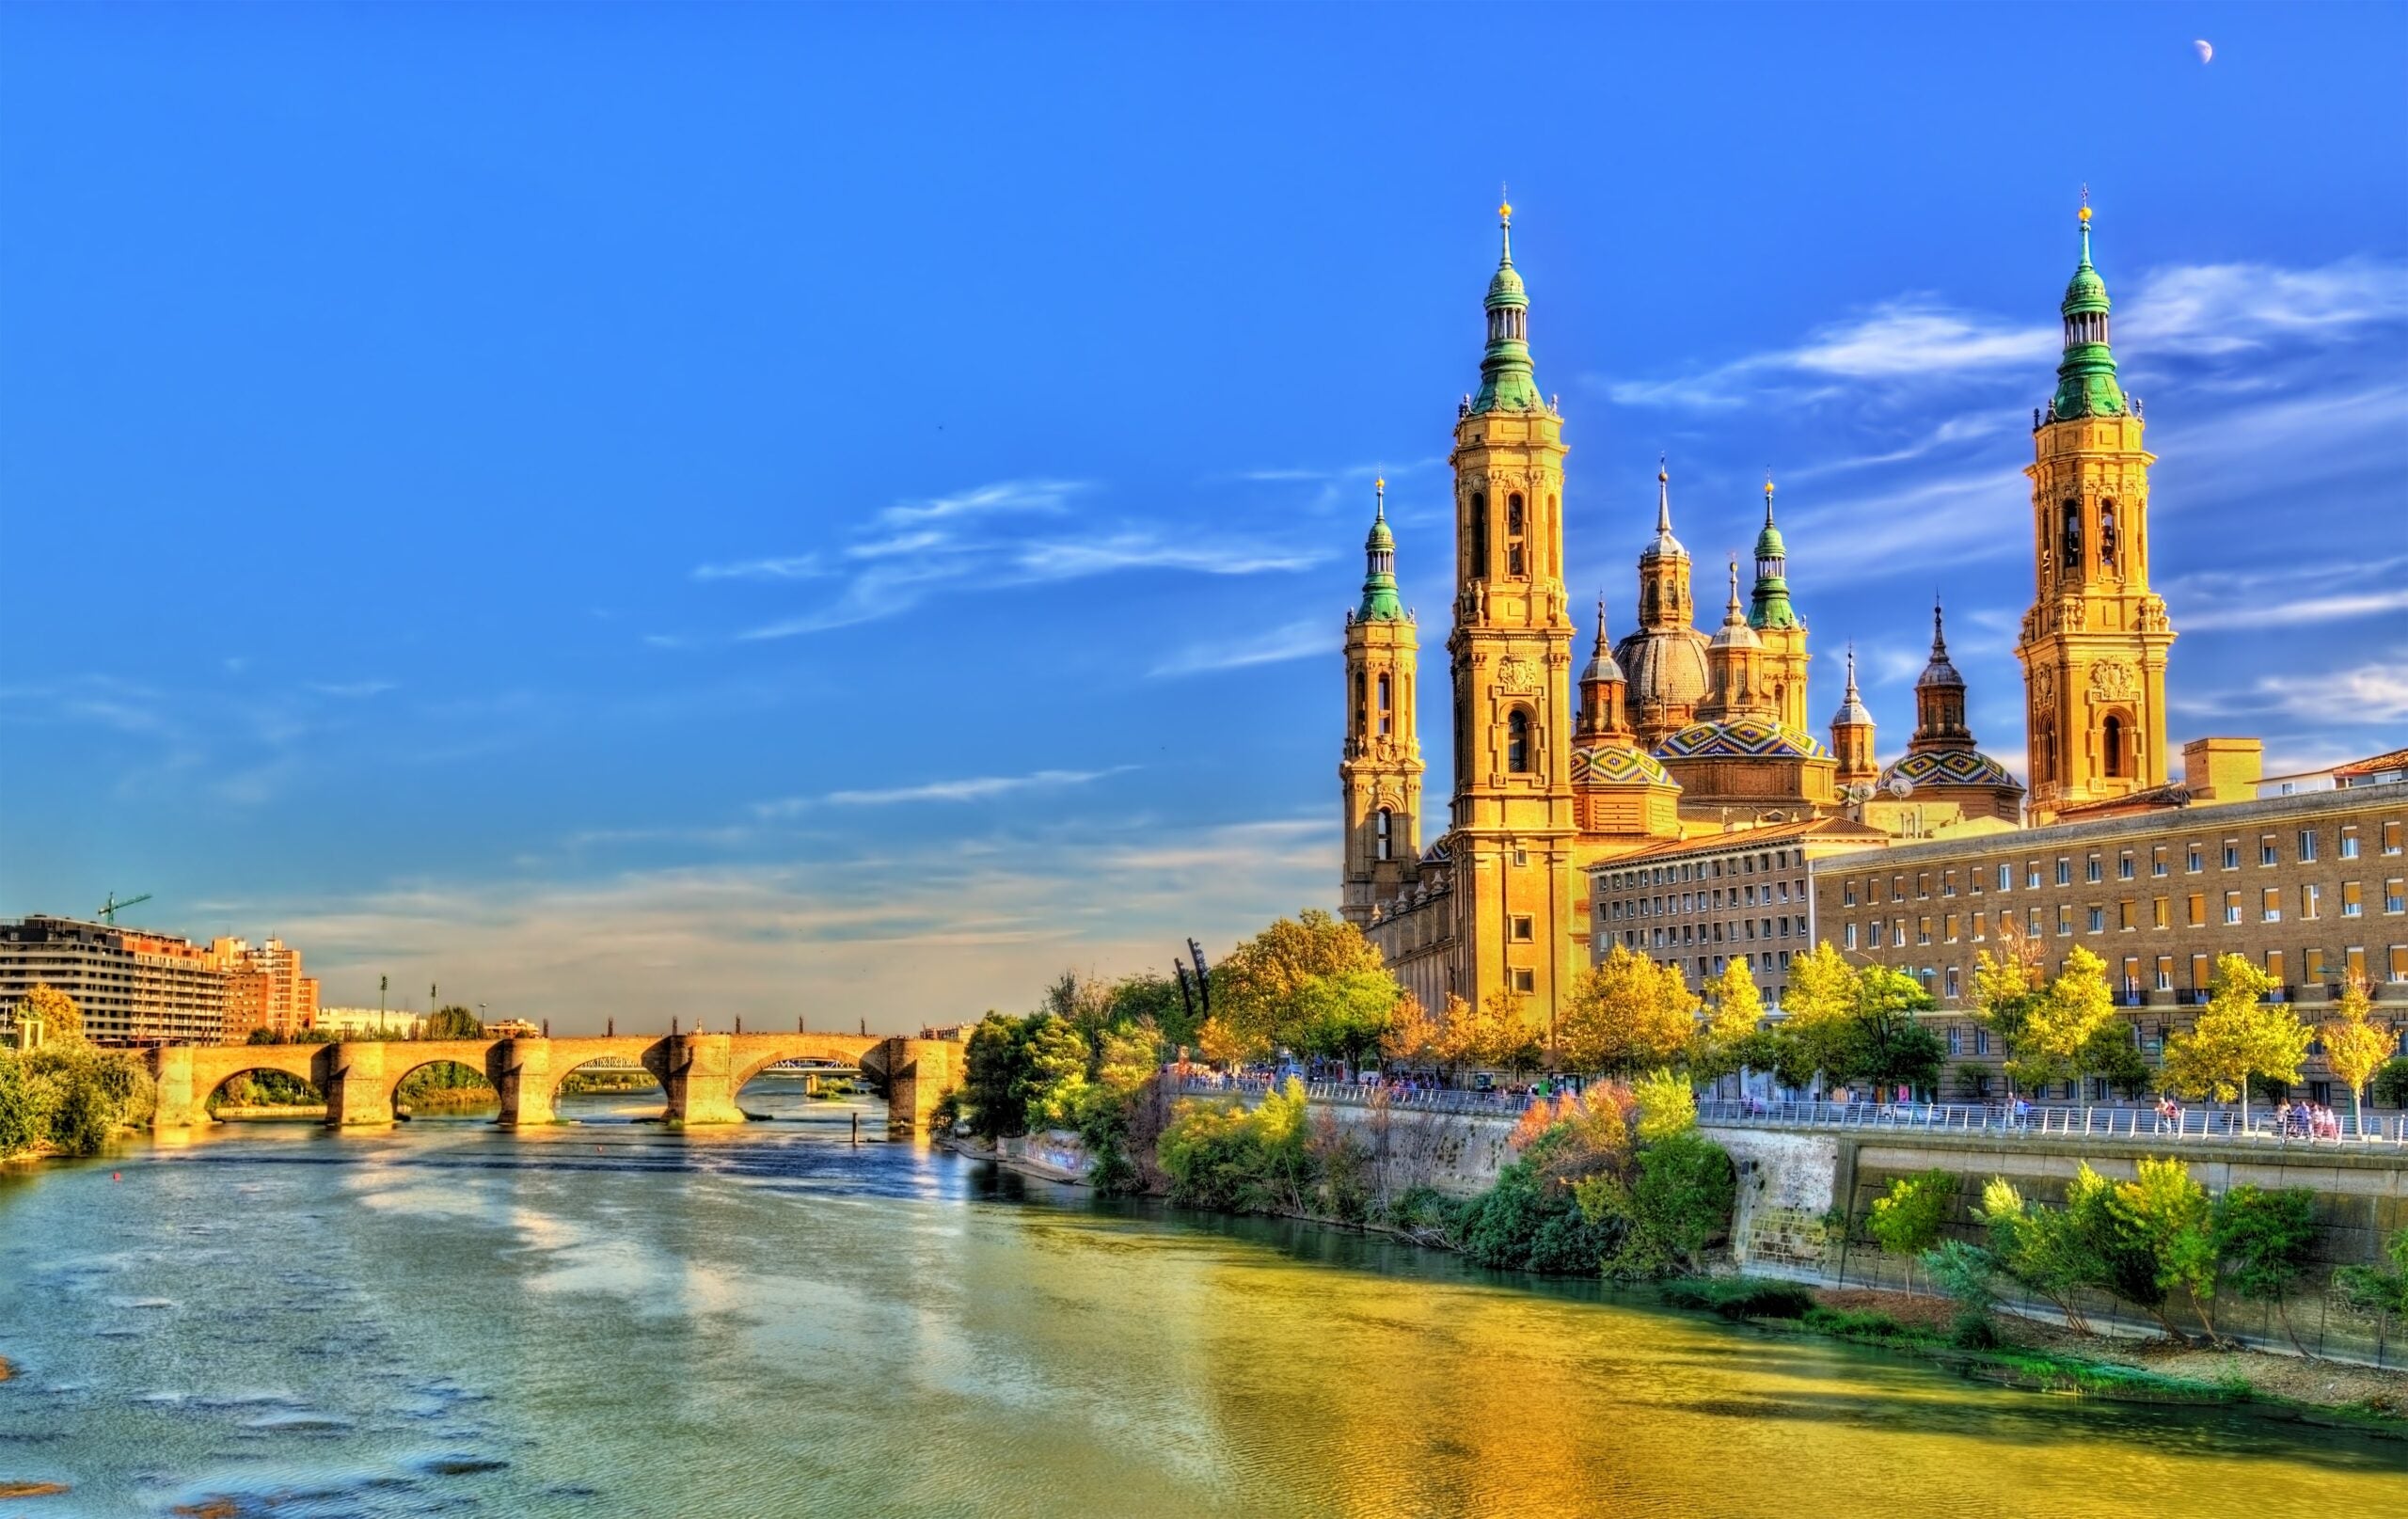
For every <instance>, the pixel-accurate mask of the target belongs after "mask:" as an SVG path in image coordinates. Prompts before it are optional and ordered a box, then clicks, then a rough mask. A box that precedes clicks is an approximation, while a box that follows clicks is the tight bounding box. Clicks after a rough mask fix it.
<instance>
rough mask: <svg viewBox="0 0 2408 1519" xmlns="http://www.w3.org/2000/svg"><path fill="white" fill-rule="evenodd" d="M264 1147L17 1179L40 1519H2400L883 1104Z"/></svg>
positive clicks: (2405, 1462)
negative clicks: (1100, 1175)
mask: <svg viewBox="0 0 2408 1519" xmlns="http://www.w3.org/2000/svg"><path fill="white" fill-rule="evenodd" d="M746 1105H747V1106H748V1107H752V1108H756V1109H768V1110H769V1111H771V1112H773V1113H775V1114H776V1115H778V1116H779V1117H780V1119H781V1121H778V1122H773V1123H762V1124H753V1125H747V1126H745V1127H744V1128H742V1129H740V1130H732V1131H698V1132H694V1133H690V1134H687V1133H678V1132H673V1131H668V1130H665V1129H663V1128H661V1127H659V1126H657V1125H651V1124H637V1123H632V1122H628V1121H626V1120H627V1119H628V1118H630V1117H631V1116H635V1115H638V1114H641V1113H644V1112H647V1111H650V1110H651V1104H650V1103H649V1102H647V1101H646V1100H641V1099H632V1098H586V1099H572V1100H568V1101H567V1102H565V1103H563V1109H564V1111H565V1112H566V1113H567V1114H568V1115H569V1116H573V1117H578V1118H581V1119H584V1120H586V1121H584V1122H580V1123H575V1124H566V1125H562V1126H561V1127H558V1128H554V1129H547V1130H543V1131H532V1132H529V1133H523V1134H515V1135H514V1134H504V1133H501V1132H499V1131H495V1130H493V1129H491V1128H489V1127H486V1126H485V1125H484V1124H483V1123H482V1122H481V1121H480V1120H479V1117H478V1116H475V1115H462V1116H457V1117H443V1118H426V1119H421V1120H420V1121H419V1122H416V1123H412V1124H406V1125H402V1126H399V1127H396V1128H395V1129H393V1130H392V1131H389V1132H385V1133H376V1134H360V1133H353V1134H344V1135H332V1134H328V1133H326V1132H325V1131H321V1130H318V1129H316V1128H313V1127H310V1126H307V1125H293V1124H262V1123H252V1124H243V1125H227V1126H224V1127H222V1128H221V1129H220V1130H218V1131H214V1132H213V1133H211V1134H209V1135H208V1136H206V1137H201V1138H196V1139H193V1140H190V1141H187V1142H182V1143H173V1142H170V1143H165V1144H160V1145H155V1146H154V1145H152V1144H150V1143H147V1142H143V1143H135V1144H132V1145H129V1146H127V1147H125V1148H124V1150H123V1151H122V1152H121V1153H119V1154H118V1155H115V1156H112V1157H110V1158H108V1159H105V1160H102V1161H99V1162H87V1163H49V1164H44V1165H40V1166H36V1167H15V1168H8V1169H7V1170H5V1171H0V1356H6V1357H8V1359H9V1360H10V1361H12V1362H14V1363H15V1364H16V1367H17V1369H18V1375H17V1376H16V1377H15V1378H14V1379H13V1380H11V1381H8V1382H6V1383H0V1483H6V1482H8V1481H10V1480H16V1481H33V1480H51V1481H58V1482H65V1483H69V1484H71V1491H70V1492H68V1493H66V1494H64V1495H56V1496H51V1497H40V1498H30V1499H21V1500H18V1501H16V1502H14V1503H0V1512H8V1513H24V1514H27V1515H60V1514H75V1515H94V1516H108V1519H117V1516H125V1515H153V1514H170V1513H175V1512H179V1511H182V1512H198V1513H207V1514H213V1515H221V1516H230V1515H251V1514H261V1515H265V1514H274V1515H276V1516H277V1519H332V1516H337V1515H341V1516H364V1519H382V1516H388V1515H420V1514H473V1515H499V1516H521V1515H525V1516H544V1519H548V1516H554V1515H558V1516H603V1515H609V1516H614V1519H615V1516H621V1515H642V1516H654V1515H657V1516H664V1519H669V1516H674V1519H751V1516H763V1519H767V1516H779V1515H804V1514H808V1515H813V1516H824V1515H838V1516H844V1515H879V1516H886V1515H913V1516H916V1515H949V1516H951V1515H958V1516H987V1515H999V1516H1000V1515H1030V1516H1038V1515H1045V1516H1060V1515H1085V1514H1130V1515H1148V1516H1152V1515H1164V1516H1175V1515H1190V1514H1193V1515H1412V1514H1433V1515H1440V1514H1473V1513H1480V1514H1608V1513H1610V1514H1613V1515H1617V1516H1624V1515H1656V1514H1716V1515H1753V1514H1763V1515H1778V1516H1781V1519H1814V1516H1817V1515H1859V1514H1867V1513H1882V1514H1900V1515H1909V1514H1911V1515H1926V1514H1982V1515H1995V1514H1999V1513H2014V1514H2021V1515H2036V1514H2089V1513H2098V1514H2115V1515H2117V1516H2119V1519H2131V1515H2133V1514H2179V1515H2182V1516H2184V1519H2204V1516H2209V1515H2219V1514H2236V1515H2240V1514H2246V1515H2250V1516H2252V1519H2262V1516H2263V1515H2265V1514H2267V1513H2269V1512H2284V1511H2305V1512H2314V1513H2344V1512H2377V1511H2386V1512H2394V1511H2399V1510H2400V1507H2401V1505H2402V1501H2403V1497H2408V1445H2403V1444H2399V1443H2391V1442H2384V1441H2377V1440H2373V1439H2370V1438H2368V1437H2365V1436H2361V1435H2357V1434H2354V1433H2350V1432H2337V1431H2328V1430H2323V1429H2320V1428H2316V1427H2313V1426H2305V1425H2299V1424H2294V1423H2290V1422H2288V1421H2282V1420H2277V1419H2273V1418H2267V1417H2262V1416H2253V1415H2250V1414H2247V1413H2245V1412H2238V1411H2226V1410H2198V1409H2163V1408H2141V1407H2130V1406H2120V1405H2115V1404H2107V1403H2099V1402H2091V1401H2083V1400H2074V1399H2069V1398H2062V1397H2048V1396H2040V1395H2033V1394H2023V1393H2015V1392H2006V1391H2001V1390H1999V1389H1996V1388H1992V1387H1987V1386H1976V1385H1971V1384H1968V1383H1966V1382H1963V1381H1960V1380H1958V1379H1957V1378H1956V1377H1954V1376H1952V1375H1950V1374H1949V1373H1947V1372H1945V1371H1942V1370H1940V1369H1934V1368H1932V1367H1930V1366H1927V1365H1925V1364H1922V1363H1919V1362H1916V1361H1914V1360H1911V1359H1909V1358H1903V1357H1896V1356H1892V1355H1888V1354H1885V1353H1879V1352H1876V1351H1870V1350H1861V1349H1857V1348H1854V1347H1849V1346H1845V1345H1838V1344H1832V1343H1828V1342H1823V1341H1816V1340H1800V1339H1795V1338H1788V1337H1775V1336H1769V1335H1766V1334H1764V1333H1761V1332H1758V1331H1754V1330H1751V1329H1747V1328H1744V1327H1735V1326H1730V1325H1725V1324H1722V1323H1719V1322H1717V1321H1712V1320H1709V1319H1703V1318H1699V1317H1694V1316H1689V1315H1684V1314H1677V1313H1672V1312H1668V1311H1665V1310H1662V1309H1658V1308H1655V1307H1653V1306H1647V1305H1633V1304H1628V1303H1620V1302H1615V1301H1610V1300H1608V1296H1607V1294H1605V1293H1604V1292H1602V1291H1601V1290H1598V1289H1597V1288H1595V1287H1593V1286H1589V1285H1586V1284H1545V1283H1532V1282H1528V1281H1524V1280H1519V1279H1509V1278H1504V1277H1500V1276H1497V1275H1495V1274H1486V1273H1481V1272H1480V1271H1478V1270H1475V1269H1473V1268H1470V1267H1467V1266H1465V1264H1464V1263H1463V1262H1462V1261H1460V1260H1458V1259H1457V1258H1453V1257H1450V1256H1447V1255H1444V1254H1441V1253H1436V1252H1427V1251H1417V1250H1413V1249H1410V1248H1406V1247H1402V1246H1397V1245H1393V1244H1389V1243H1386V1242H1381V1241H1377V1240H1371V1239H1366V1238H1362V1237H1358V1236H1355V1235H1350V1234H1346V1233H1342V1232H1339V1231H1333V1230H1323V1229H1314V1228H1308V1227H1303V1226H1286V1225H1281V1224H1276V1223H1268V1222H1262V1221H1235V1220H1225V1219H1217V1218H1209V1217H1195V1216H1187V1215H1181V1214H1179V1213H1176V1212H1173V1211H1171V1210H1164V1209H1162V1208H1159V1207H1156V1206H1152V1205H1144V1204H1127V1203H1110V1202H1098V1201H1096V1200H1095V1199H1093V1198H1091V1197H1089V1196H1088V1195H1086V1194H1085V1193H1084V1192H1082V1191H1079V1190H1078V1189H1072V1188H1059V1187H1052V1186H1047V1185H1044V1184H1040V1183H1023V1182H1022V1181H1021V1180H1019V1179H1017V1178H1013V1177H1009V1176H998V1175H997V1174H996V1173H995V1172H994V1171H993V1170H992V1168H990V1167H989V1166H986V1165H984V1164H981V1163H974V1162H970V1161H965V1160H962V1159H959V1158H958V1157H954V1156H950V1155H945V1154H939V1153H932V1152H930V1151H929V1150H927V1148H925V1147H912V1146H910V1145H903V1144H895V1145H889V1144H885V1143H870V1144H864V1145H862V1146H860V1147H854V1146H853V1145H852V1144H851V1143H849V1140H850V1120H851V1118H852V1116H854V1115H855V1114H859V1115H860V1116H861V1117H862V1120H863V1132H864V1133H866V1134H873V1135H875V1134H877V1133H878V1132H879V1129H880V1127H881V1120H882V1109H880V1108H879V1107H878V1106H876V1105H874V1104H860V1105H856V1104H849V1103H844V1102H838V1103H828V1102H816V1103H806V1102H805V1101H803V1100H801V1098H800V1095H799V1094H797V1093H793V1092H791V1091H782V1090H780V1089H779V1088H777V1087H776V1086H774V1085H771V1084H756V1085H755V1086H754V1087H753V1089H752V1090H751V1091H748V1092H747V1094H746Z"/></svg>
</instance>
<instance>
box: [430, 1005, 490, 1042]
mask: <svg viewBox="0 0 2408 1519" xmlns="http://www.w3.org/2000/svg"><path fill="white" fill-rule="evenodd" d="M484 1036H485V1026H484V1024H483V1021H480V1020H479V1019H478V1017H477V1010H476V1009H475V1008H473V1007H463V1006H461V1005H459V1004H458V1003H452V1004H450V1005H446V1006H442V1007H438V1008H436V1010H435V1011H434V1012H432V1013H429V1014H427V1016H426V1028H425V1030H424V1032H422V1033H421V1034H420V1036H419V1037H420V1038H423V1039H482V1038H483V1037H484Z"/></svg>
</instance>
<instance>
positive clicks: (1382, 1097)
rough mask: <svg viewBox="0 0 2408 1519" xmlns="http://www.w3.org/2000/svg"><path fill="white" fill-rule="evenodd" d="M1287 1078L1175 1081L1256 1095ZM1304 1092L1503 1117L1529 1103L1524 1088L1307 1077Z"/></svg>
mask: <svg viewBox="0 0 2408 1519" xmlns="http://www.w3.org/2000/svg"><path fill="white" fill-rule="evenodd" d="M1287 1080H1288V1078H1286V1077H1284V1076H1282V1077H1275V1078H1274V1077H1265V1076H1213V1075H1196V1074H1191V1075H1189V1076H1187V1077H1186V1078H1184V1079H1183V1080H1180V1081H1178V1082H1177V1083H1176V1085H1177V1087H1178V1089H1179V1090H1180V1091H1181V1092H1186V1093H1192V1094H1195V1095H1197V1096H1204V1097H1211V1096H1215V1095H1219V1096H1225V1097H1226V1096H1237V1097H1250V1098H1259V1097H1261V1096H1262V1095H1263V1094H1264V1093H1265V1092H1268V1091H1270V1090H1272V1089H1273V1088H1275V1087H1278V1086H1281V1085H1284V1084H1286V1082H1287ZM1305 1095H1306V1097H1307V1098H1308V1099H1309V1100H1312V1101H1315V1102H1336V1103H1340V1104H1343V1105H1346V1106H1349V1107H1370V1106H1372V1105H1374V1104H1376V1103H1380V1102H1386V1104H1387V1105H1388V1106H1389V1107H1391V1108H1402V1109H1409V1110H1411V1111H1414V1112H1417V1113H1465V1114H1478V1115H1482V1116H1495V1117H1506V1118H1512V1117H1517V1116H1520V1114H1521V1112H1522V1110H1523V1109H1524V1108H1526V1107H1528V1106H1529V1103H1530V1098H1529V1094H1527V1093H1514V1092H1494V1091H1492V1092H1480V1091H1470V1090H1459V1089H1456V1088H1452V1087H1435V1086H1419V1085H1408V1084H1385V1085H1384V1084H1380V1083H1377V1082H1369V1083H1366V1082H1307V1083H1306V1084H1305Z"/></svg>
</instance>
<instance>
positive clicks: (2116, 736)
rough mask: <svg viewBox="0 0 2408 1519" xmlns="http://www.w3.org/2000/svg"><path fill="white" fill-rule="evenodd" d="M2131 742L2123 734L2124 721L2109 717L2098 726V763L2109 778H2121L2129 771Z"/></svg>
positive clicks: (2128, 737) (2127, 736)
mask: <svg viewBox="0 0 2408 1519" xmlns="http://www.w3.org/2000/svg"><path fill="white" fill-rule="evenodd" d="M2131 747H2132V741H2131V736H2130V735H2128V734H2126V733H2125V732H2124V720H2123V719H2121V718H2119V717H2115V716H2113V715H2110V716H2109V717H2108V719H2107V720H2106V721H2104V722H2102V723H2100V724H2099V765H2100V766H2101V767H2103V768H2104V769H2105V771H2106V773H2107V774H2108V775H2110V776H2118V777H2120V776H2123V775H2126V774H2129V773H2130V771H2128V770H2127V769H2126V767H2127V766H2128V765H2130V764H2131Z"/></svg>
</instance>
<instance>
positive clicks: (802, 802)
mask: <svg viewBox="0 0 2408 1519" xmlns="http://www.w3.org/2000/svg"><path fill="white" fill-rule="evenodd" d="M1133 768H1134V767H1133V766H1128V765H1116V766H1110V767H1105V768H1103V769H1101V770H1035V771H1031V772H1030V773H1029V774H1026V775H978V776H967V777H963V778H960V779H957V780H946V781H927V782H922V783H919V784H917V785H908V786H890V787H885V788H882V789H878V790H847V791H830V792H825V793H823V794H821V795H819V796H816V797H782V798H780V799H777V800H775V801H764V802H758V803H755V804H754V806H753V815H754V816H756V817H763V818H775V817H793V816H796V815H800V814H802V813H806V812H809V811H811V810H813V809H814V808H818V807H891V806H895V805H896V804H898V803H903V802H913V801H987V800H991V799H994V798H997V797H1006V796H1010V795H1011V794H1013V793H1014V792H1020V791H1036V790H1046V789H1054V788H1060V787H1065V786H1081V785H1085V784H1086V783H1089V782H1091V781H1101V780H1102V779H1103V778H1104V777H1106V776H1111V775H1119V774H1121V773H1123V772H1124V771H1127V770H1130V769H1133Z"/></svg>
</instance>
